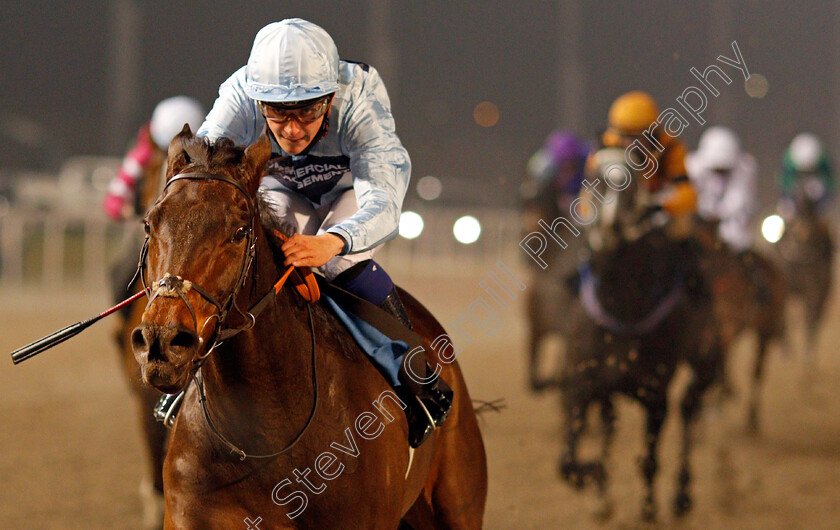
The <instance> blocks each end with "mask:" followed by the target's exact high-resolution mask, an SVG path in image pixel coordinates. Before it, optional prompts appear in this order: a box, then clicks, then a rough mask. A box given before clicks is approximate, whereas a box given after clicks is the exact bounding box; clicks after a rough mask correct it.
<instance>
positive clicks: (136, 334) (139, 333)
mask: <svg viewBox="0 0 840 530" xmlns="http://www.w3.org/2000/svg"><path fill="white" fill-rule="evenodd" d="M145 346H146V338H145V337H143V330H142V329H140V328H139V327H137V328H134V331H132V332H131V347H132V348H134V349H135V350H139V349H142V348H144V347H145Z"/></svg>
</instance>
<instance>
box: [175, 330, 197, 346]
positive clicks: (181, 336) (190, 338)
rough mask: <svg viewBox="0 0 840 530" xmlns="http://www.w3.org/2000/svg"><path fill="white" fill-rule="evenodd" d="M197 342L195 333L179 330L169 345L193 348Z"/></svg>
mask: <svg viewBox="0 0 840 530" xmlns="http://www.w3.org/2000/svg"><path fill="white" fill-rule="evenodd" d="M195 342H196V338H195V335H194V334H193V333H189V332H186V331H179V332H178V333H176V334H175V336H174V337H173V338H172V342H170V343H169V345H170V346H173V347H178V348H192V347H193V346H194V345H195Z"/></svg>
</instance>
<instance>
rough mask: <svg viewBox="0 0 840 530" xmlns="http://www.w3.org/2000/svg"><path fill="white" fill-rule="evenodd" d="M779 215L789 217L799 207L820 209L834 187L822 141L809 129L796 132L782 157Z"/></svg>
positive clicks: (818, 210) (829, 199) (822, 209)
mask: <svg viewBox="0 0 840 530" xmlns="http://www.w3.org/2000/svg"><path fill="white" fill-rule="evenodd" d="M780 188H781V195H782V199H781V203H780V205H779V210H780V212H781V213H782V216H783V217H791V216H792V215H793V214H794V213H795V212H796V211H797V210H799V209H801V208H802V207H811V208H814V209H815V211H817V212H820V211H824V210H825V209H826V207H827V206H828V204H829V203H830V202H831V198H832V195H833V193H832V192H833V191H834V173H833V172H832V168H831V165H830V163H829V160H828V156H827V154H826V152H825V150H824V149H823V145H822V142H821V141H820V139H819V138H817V136H815V135H814V134H811V133H800V134H797V135H796V136H795V137H794V138H793V141H791V143H790V146H789V147H788V148H787V150H786V151H785V154H784V158H783V160H782V174H781V178H780Z"/></svg>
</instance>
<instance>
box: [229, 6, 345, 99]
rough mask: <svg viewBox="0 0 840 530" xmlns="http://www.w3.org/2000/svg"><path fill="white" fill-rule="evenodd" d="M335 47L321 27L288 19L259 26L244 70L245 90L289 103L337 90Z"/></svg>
mask: <svg viewBox="0 0 840 530" xmlns="http://www.w3.org/2000/svg"><path fill="white" fill-rule="evenodd" d="M338 88H339V86H338V49H337V48H336V47H335V43H334V42H333V40H332V37H330V35H329V34H328V33H327V32H326V31H324V29H323V28H321V27H320V26H317V25H315V24H313V23H311V22H307V21H306V20H302V19H299V18H290V19H286V20H281V21H280V22H274V23H272V24H269V25H268V26H266V27H264V28H263V29H261V30H260V31H259V32H258V33H257V36H256V37H255V38H254V46H253V48H251V55H250V57H248V66H247V67H246V71H245V93H246V94H248V96H249V97H251V98H252V99H254V100H257V101H265V102H268V103H292V102H298V101H305V100H309V99H315V98H319V97H322V96H326V95H327V94H331V93H333V92H336V91H338Z"/></svg>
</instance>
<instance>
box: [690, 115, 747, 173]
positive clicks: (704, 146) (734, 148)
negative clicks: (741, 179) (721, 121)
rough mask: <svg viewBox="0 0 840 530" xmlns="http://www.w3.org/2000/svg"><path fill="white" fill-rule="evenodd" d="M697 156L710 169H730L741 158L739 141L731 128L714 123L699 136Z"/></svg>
mask: <svg viewBox="0 0 840 530" xmlns="http://www.w3.org/2000/svg"><path fill="white" fill-rule="evenodd" d="M697 156H699V158H700V160H702V161H703V164H704V165H705V166H706V167H708V168H711V169H721V170H731V169H733V168H734V167H735V166H736V165H738V160H740V158H741V142H740V141H739V140H738V136H737V135H736V134H735V133H734V132H732V130H730V129H727V128H726V127H721V126H719V125H716V126H714V127H709V128H708V129H706V130H705V131H704V132H703V135H702V136H700V143H699V145H698V147H697Z"/></svg>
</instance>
